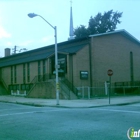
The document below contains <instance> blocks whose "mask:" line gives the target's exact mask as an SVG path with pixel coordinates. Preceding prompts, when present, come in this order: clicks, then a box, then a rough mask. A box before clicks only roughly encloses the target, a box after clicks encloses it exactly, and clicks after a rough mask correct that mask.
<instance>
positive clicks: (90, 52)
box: [88, 38, 92, 87]
mask: <svg viewBox="0 0 140 140" xmlns="http://www.w3.org/2000/svg"><path fill="white" fill-rule="evenodd" d="M88 45H89V73H90V76H89V81H90V87H92V48H91V38H90V39H89V43H88Z"/></svg>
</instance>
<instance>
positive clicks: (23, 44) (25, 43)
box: [18, 40, 33, 47]
mask: <svg viewBox="0 0 140 140" xmlns="http://www.w3.org/2000/svg"><path fill="white" fill-rule="evenodd" d="M32 42H33V40H27V41H24V42H21V43H19V44H18V45H19V46H22V47H23V46H28V45H29V44H31V43H32Z"/></svg>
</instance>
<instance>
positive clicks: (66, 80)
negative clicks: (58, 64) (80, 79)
mask: <svg viewBox="0 0 140 140" xmlns="http://www.w3.org/2000/svg"><path fill="white" fill-rule="evenodd" d="M61 81H62V83H63V84H65V85H66V86H67V87H68V88H69V89H70V90H71V91H72V92H73V93H74V94H75V95H76V96H78V90H77V88H76V87H75V86H74V85H73V84H72V83H71V82H70V81H69V80H68V79H66V78H64V79H62V80H61Z"/></svg>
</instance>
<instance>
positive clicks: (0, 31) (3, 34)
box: [0, 26, 11, 38]
mask: <svg viewBox="0 0 140 140" xmlns="http://www.w3.org/2000/svg"><path fill="white" fill-rule="evenodd" d="M9 37H11V34H9V33H8V32H6V30H5V29H4V28H3V27H2V26H0V38H9Z"/></svg>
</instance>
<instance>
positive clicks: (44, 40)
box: [41, 35, 53, 42]
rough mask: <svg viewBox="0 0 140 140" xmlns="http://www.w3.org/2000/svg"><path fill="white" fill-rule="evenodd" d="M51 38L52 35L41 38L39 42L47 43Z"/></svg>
mask: <svg viewBox="0 0 140 140" xmlns="http://www.w3.org/2000/svg"><path fill="white" fill-rule="evenodd" d="M52 38H53V36H52V35H50V36H45V37H43V38H42V39H41V42H48V41H50V40H52Z"/></svg>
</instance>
